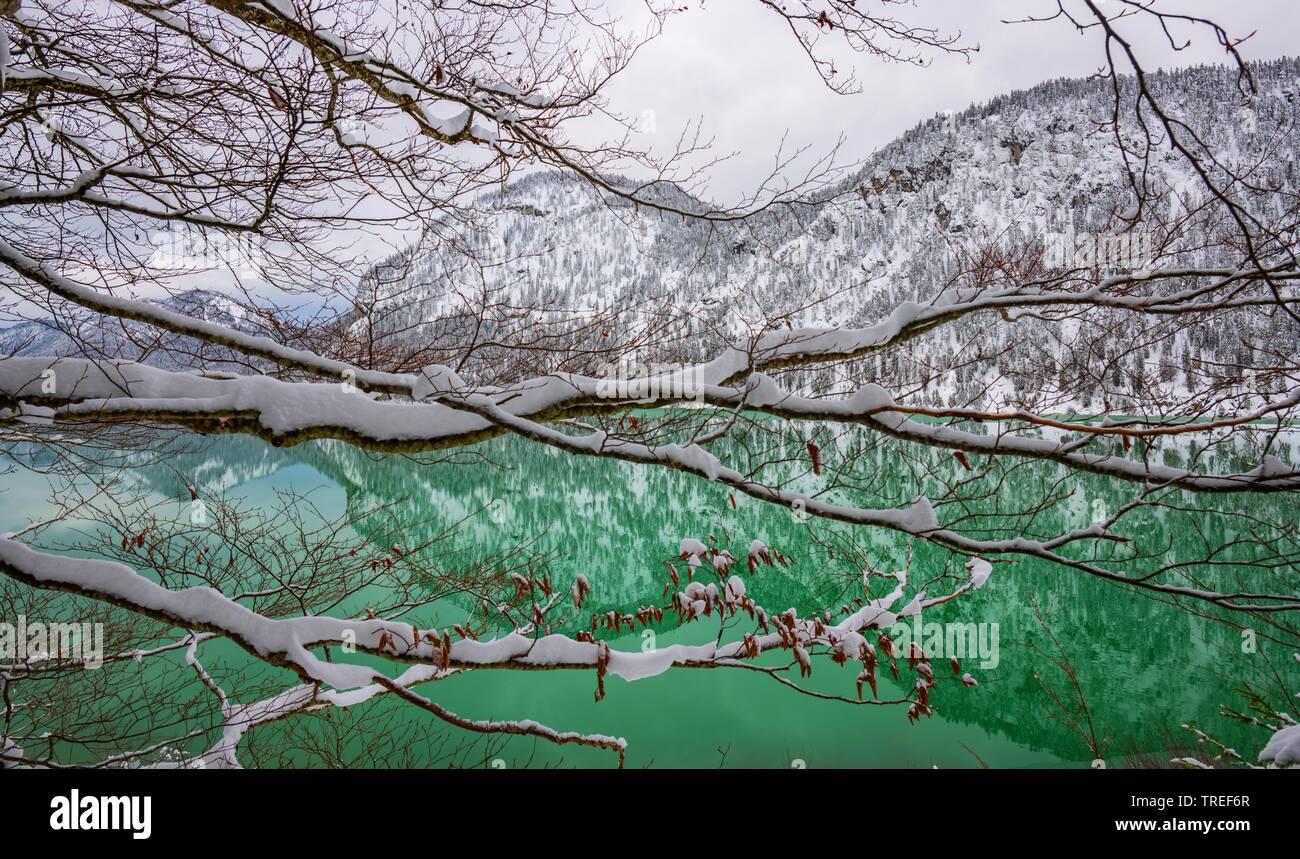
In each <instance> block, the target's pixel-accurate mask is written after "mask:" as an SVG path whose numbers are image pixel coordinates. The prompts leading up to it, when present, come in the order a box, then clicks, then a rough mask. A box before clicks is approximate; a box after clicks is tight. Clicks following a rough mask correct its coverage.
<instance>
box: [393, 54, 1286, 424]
mask: <svg viewBox="0 0 1300 859" xmlns="http://www.w3.org/2000/svg"><path fill="white" fill-rule="evenodd" d="M1253 72H1254V74H1255V77H1256V81H1257V84H1258V86H1259V90H1260V92H1259V96H1258V97H1257V98H1256V99H1255V100H1254V102H1253V104H1251V105H1250V106H1243V104H1242V99H1241V95H1240V93H1239V92H1238V90H1237V87H1236V73H1235V72H1233V71H1231V70H1229V69H1227V68H1223V67H1213V66H1211V67H1197V68H1191V69H1185V70H1179V71H1174V72H1161V73H1158V74H1155V75H1154V76H1153V80H1152V85H1153V87H1154V88H1155V89H1156V90H1157V92H1158V93H1159V94H1160V95H1161V97H1162V100H1163V101H1164V102H1165V103H1166V104H1167V105H1168V106H1169V107H1170V108H1172V109H1173V110H1174V111H1175V112H1176V113H1178V114H1180V115H1182V116H1184V117H1185V118H1186V119H1187V120H1189V122H1191V123H1192V125H1193V126H1194V127H1195V128H1197V130H1198V131H1203V132H1204V137H1205V139H1206V142H1207V143H1208V144H1209V145H1210V147H1211V148H1212V149H1213V150H1214V151H1216V152H1217V153H1221V154H1223V153H1226V154H1227V156H1228V159H1229V160H1232V161H1239V162H1243V163H1244V162H1247V161H1250V162H1255V161H1262V163H1261V164H1260V165H1259V166H1258V168H1257V170H1256V173H1255V177H1256V178H1257V179H1259V180H1260V181H1261V182H1263V183H1265V184H1267V183H1268V182H1270V181H1271V182H1274V183H1276V185H1277V186H1278V187H1282V188H1287V189H1294V188H1295V187H1296V184H1297V183H1296V154H1297V141H1298V140H1300V138H1298V137H1297V136H1296V135H1295V134H1294V119H1295V110H1296V108H1297V103H1298V102H1300V84H1298V83H1297V81H1298V80H1300V61H1297V60H1295V59H1282V60H1277V61H1272V62H1267V63H1262V64H1258V65H1255V66H1254V67H1253ZM1107 87H1108V84H1106V83H1105V82H1102V81H1095V80H1064V79H1062V80H1053V81H1049V82H1047V83H1043V84H1041V85H1039V86H1036V87H1034V88H1032V89H1029V90H1026V91H1017V92H1013V93H1010V94H1008V95H1004V96H1000V97H998V98H995V99H993V100H992V101H990V102H989V103H987V104H983V105H978V106H974V107H971V108H969V109H968V110H966V111H964V112H961V113H958V114H955V115H951V116H944V117H935V118H933V119H930V120H928V121H926V122H922V123H921V124H919V125H917V126H916V127H915V128H913V129H912V130H910V131H908V132H907V133H905V134H903V135H902V136H901V137H899V138H898V139H897V140H895V141H894V142H892V143H890V144H889V145H887V146H885V147H884V148H882V149H881V150H879V151H878V152H876V153H874V154H873V155H872V156H871V157H869V158H868V159H867V160H866V161H865V163H864V165H863V167H862V168H861V169H860V170H859V171H857V172H856V173H855V175H853V176H852V177H851V179H849V180H848V182H847V183H846V184H845V185H843V186H841V187H840V188H839V189H838V190H839V191H840V192H848V193H847V194H845V193H841V194H840V195H839V197H838V198H837V199H836V200H835V201H834V202H825V203H823V204H819V205H816V206H809V207H805V208H803V209H800V210H799V211H798V216H799V218H798V220H799V223H798V224H796V223H795V220H794V218H793V217H791V216H790V215H789V214H786V213H783V212H774V213H772V214H770V215H766V216H764V217H761V218H758V219H756V220H755V221H753V222H751V223H746V224H741V225H726V224H721V225H719V224H705V223H701V222H699V221H696V220H692V219H684V218H681V217H680V216H676V215H668V214H661V213H655V212H649V211H646V210H644V208H643V209H641V210H640V211H637V212H633V211H631V209H630V207H629V206H628V205H627V204H625V203H621V202H618V201H611V200H601V199H596V198H595V197H594V196H593V193H592V192H591V190H590V189H589V188H587V187H586V186H584V185H583V184H582V183H580V182H578V181H575V180H572V179H568V178H565V177H564V176H561V175H558V174H554V173H539V174H533V175H529V176H527V177H525V178H522V179H520V180H519V181H516V182H514V183H513V184H511V185H509V186H508V187H506V188H505V189H504V190H502V191H500V192H498V193H496V194H495V195H493V196H492V197H490V198H488V202H489V203H490V206H491V212H490V214H489V215H488V216H487V217H486V218H485V219H484V222H483V225H482V229H476V230H474V231H469V230H466V231H463V232H462V233H461V236H460V241H461V242H463V243H464V244H465V245H466V246H468V247H470V248H473V249H476V250H478V251H479V252H481V253H484V254H485V255H486V257H487V258H488V259H490V260H494V261H497V262H498V263H499V264H498V265H496V266H495V267H490V268H487V269H484V270H480V269H478V268H474V267H467V266H465V265H464V263H463V259H462V258H461V257H460V255H459V253H458V252H457V251H454V250H448V249H447V248H446V246H445V245H441V246H439V247H436V248H434V249H433V250H432V251H427V252H426V251H423V250H422V251H418V252H416V251H411V252H408V253H406V254H403V255H398V256H396V257H394V258H392V259H390V260H388V261H386V262H385V263H383V264H381V266H380V267H378V269H377V271H378V272H380V273H381V274H380V275H379V276H378V277H377V279H378V280H380V281H382V282H385V283H386V286H382V287H380V295H381V307H382V312H381V313H379V314H378V317H379V318H380V320H381V322H382V326H383V328H384V329H386V330H387V331H389V332H392V333H393V336H394V337H401V338H408V339H410V340H412V341H420V342H431V341H432V342H436V341H437V340H438V339H439V338H441V337H446V336H449V335H451V334H453V333H454V332H455V331H456V330H457V328H458V326H460V327H463V325H464V318H463V317H462V319H460V320H457V319H455V317H456V316H457V315H458V314H460V313H461V312H462V310H463V308H460V307H459V306H458V305H459V302H460V300H461V299H459V298H457V294H458V293H459V294H461V295H463V294H465V293H466V292H467V291H468V292H470V293H474V294H477V293H478V292H479V291H480V290H482V289H483V288H484V286H485V285H486V287H487V288H488V289H492V288H498V289H500V290H501V291H502V292H501V294H502V295H506V296H509V297H510V299H512V301H513V302H514V303H516V304H518V305H524V306H536V307H539V308H544V309H546V313H544V314H542V315H543V316H546V315H547V314H549V315H550V316H551V317H552V318H559V315H560V313H561V312H567V311H570V310H573V309H580V310H585V311H596V310H601V309H610V308H621V307H641V306H643V305H646V304H647V302H648V303H649V305H648V306H651V307H653V306H655V303H656V302H669V303H671V304H673V305H675V306H677V307H679V308H689V309H690V311H691V313H692V315H693V316H694V318H695V321H694V322H693V323H691V324H689V325H687V326H685V328H684V330H683V331H682V332H681V337H680V343H677V344H675V345H677V346H679V347H681V348H680V349H679V355H680V357H681V358H683V359H685V358H701V357H707V356H708V355H710V354H712V353H714V352H716V350H717V349H718V348H719V346H720V340H719V338H717V337H711V336H708V335H707V334H706V333H705V332H709V331H714V332H716V331H733V332H735V331H737V330H738V329H740V328H741V327H742V326H741V325H740V324H739V320H740V319H741V318H742V317H743V316H745V312H746V310H750V311H753V313H751V316H757V315H758V312H757V310H758V309H761V310H762V311H764V312H766V313H767V314H768V315H771V314H775V313H781V312H787V311H790V310H792V309H795V308H800V307H803V306H804V305H807V304H808V303H809V299H810V298H812V297H815V296H816V297H824V298H825V300H824V301H822V302H820V303H817V304H816V305H815V306H813V307H810V308H809V309H807V310H805V311H801V312H799V313H797V314H796V315H795V316H794V318H793V319H792V322H793V324H794V325H796V326H798V325H800V324H853V325H865V324H870V323H872V322H875V321H878V320H879V319H881V318H883V317H884V316H885V315H887V314H888V312H889V311H890V310H891V309H892V308H893V307H895V306H896V305H897V304H899V303H900V302H903V301H907V300H917V301H925V300H928V299H931V298H933V297H934V296H935V295H937V294H938V293H939V292H940V291H941V290H942V289H943V288H944V286H945V284H948V283H949V282H950V280H951V279H952V278H953V276H954V275H955V274H956V273H957V272H958V270H959V269H960V268H961V266H962V262H961V260H962V259H963V254H970V253H974V252H976V251H977V250H978V249H979V248H980V247H981V246H982V245H988V244H989V243H1000V244H1001V245H1003V246H1006V247H1016V246H1017V245H1026V244H1028V245H1034V244H1035V243H1037V244H1038V246H1039V247H1043V246H1044V245H1047V244H1051V243H1052V242H1055V243H1056V244H1055V245H1053V247H1055V248H1056V249H1057V251H1059V250H1060V248H1061V247H1064V246H1065V241H1066V237H1067V236H1072V235H1082V234H1084V233H1090V234H1092V235H1094V236H1110V235H1111V232H1110V231H1113V230H1114V229H1115V227H1114V221H1113V215H1114V214H1115V213H1116V212H1117V211H1122V210H1125V209H1127V208H1128V207H1129V206H1130V205H1131V195H1130V193H1129V192H1128V186H1127V183H1126V180H1125V174H1124V172H1123V167H1122V164H1121V162H1120V160H1119V159H1118V157H1117V153H1116V150H1115V146H1114V141H1113V136H1112V132H1111V131H1110V130H1107V129H1103V128H1101V127H1100V125H1099V121H1100V120H1103V119H1105V118H1106V117H1107V116H1108V115H1109V111H1110V93H1109V91H1108V89H1107ZM1153 178H1154V180H1155V182H1156V183H1157V184H1158V185H1159V186H1160V187H1162V188H1166V189H1169V190H1170V191H1173V192H1176V193H1188V192H1197V191H1198V189H1199V186H1198V185H1197V183H1196V182H1195V180H1194V176H1193V174H1192V172H1191V168H1190V167H1189V166H1188V165H1187V164H1186V162H1185V161H1182V160H1180V159H1179V158H1178V157H1176V156H1175V155H1174V154H1173V153H1172V152H1170V151H1168V150H1166V151H1163V152H1161V153H1159V154H1158V156H1157V159H1156V161H1155V163H1154V171H1153ZM660 192H661V193H663V194H670V195H672V196H673V197H674V199H675V201H676V202H677V203H678V205H680V206H683V207H687V206H691V205H702V204H700V203H699V202H698V201H694V200H692V198H690V197H689V196H688V195H686V194H684V193H682V192H681V191H680V190H679V189H676V188H673V187H671V186H661V187H660ZM1143 238H1146V239H1148V240H1149V239H1150V237H1142V236H1138V237H1136V238H1135V240H1134V242H1133V243H1132V244H1131V245H1130V246H1129V248H1128V250H1131V251H1132V253H1130V254H1129V255H1128V256H1127V257H1126V258H1124V259H1119V260H1110V261H1109V262H1118V263H1130V262H1131V263H1132V265H1131V266H1129V267H1131V268H1135V269H1140V268H1142V267H1143V266H1142V260H1141V259H1139V257H1140V256H1141V252H1143V251H1144V250H1145V249H1144V247H1143V246H1142V245H1141V242H1142V239H1143ZM1119 249H1120V250H1121V251H1124V250H1125V247H1124V246H1122V245H1121V246H1120V247H1119ZM1112 250H1113V248H1112ZM1178 261H1179V262H1188V263H1197V262H1200V263H1204V262H1206V257H1205V255H1204V253H1203V252H1200V251H1192V252H1189V253H1187V254H1186V255H1184V256H1182V257H1179V258H1178ZM1106 262H1107V261H1103V267H1106V265H1105V263H1106ZM1118 267H1123V266H1122V265H1121V266H1118ZM394 272H400V273H401V275H400V276H398V277H397V278H396V281H395V282H393V281H394ZM385 294H386V295H387V296H389V298H388V300H387V302H386V303H385V302H384V301H383V298H382V296H383V295H385ZM645 312H657V311H654V310H647V311H645ZM633 318H635V314H633ZM431 320H436V321H431ZM473 324H475V325H481V321H480V320H478V319H474V320H473ZM489 324H490V323H489ZM1132 324H1133V325H1135V326H1138V328H1133V329H1129V330H1131V331H1133V334H1134V336H1133V338H1132V340H1131V341H1130V342H1127V343H1123V344H1121V343H1114V344H1104V343H1103V344H1101V346H1100V351H1098V350H1097V349H1095V348H1094V349H1093V350H1091V351H1090V352H1089V353H1088V354H1087V355H1086V356H1084V359H1082V360H1081V359H1080V357H1079V356H1077V355H1076V356H1075V357H1074V358H1072V359H1067V358H1066V357H1065V356H1064V350H1062V349H1059V348H1057V349H1056V354H1057V355H1059V356H1061V361H1060V363H1059V364H1057V365H1056V366H1051V367H1043V366H1041V364H1040V365H1037V366H1031V365H1030V363H1029V362H1028V361H1026V360H1024V355H1025V354H1027V353H1026V351H1025V347H1026V345H1027V344H1029V343H1030V342H1036V343H1038V344H1043V343H1052V342H1053V340H1054V338H1056V337H1058V336H1065V337H1066V339H1067V341H1068V339H1069V337H1070V332H1069V331H1060V330H1059V327H1058V326H1047V325H1043V324H1040V323H1034V322H1031V323H1020V324H1017V325H990V324H989V320H988V319H987V318H979V317H974V318H968V319H964V320H961V321H959V322H958V323H957V324H954V325H950V326H946V327H945V328H943V329H942V330H941V331H940V332H936V333H935V334H933V335H930V336H927V338H925V339H923V340H922V341H919V342H917V343H916V344H915V346H914V348H912V350H911V355H910V356H905V357H903V358H902V359H901V361H900V363H897V364H891V366H889V367H885V368H881V367H878V366H875V365H873V364H872V363H871V362H869V361H868V362H863V364H862V365H861V366H859V367H857V368H854V370H853V371H852V372H854V373H856V374H858V375H859V376H861V378H855V379H840V380H839V384H842V385H844V386H845V387H849V386H852V385H854V384H858V383H861V382H862V381H867V380H869V379H870V378H872V377H875V376H878V375H880V374H882V371H883V372H884V373H886V374H887V376H888V378H890V379H892V380H895V381H897V380H899V379H904V380H910V379H920V378H922V377H923V376H924V375H926V373H925V372H924V371H923V369H922V368H923V367H927V366H928V367H930V368H936V367H937V368H944V367H947V366H949V362H950V361H952V360H953V359H954V356H957V358H958V360H957V361H956V363H961V361H960V358H961V357H962V356H965V355H970V354H973V353H972V351H971V350H972V349H974V348H978V349H979V350H981V353H982V354H983V355H986V356H988V360H985V361H979V362H974V364H973V365H971V366H965V367H961V368H960V369H957V370H955V371H954V372H949V373H944V372H939V373H937V374H936V373H934V371H933V369H931V371H930V373H931V374H933V375H937V376H938V377H939V378H937V379H935V380H934V381H932V382H931V383H930V384H929V385H928V386H926V387H925V388H924V390H921V391H919V392H916V393H915V395H916V396H918V397H920V398H923V399H926V400H930V401H938V402H942V403H958V402H960V403H967V402H982V401H987V399H988V398H989V397H990V396H991V397H994V398H1012V399H1015V398H1016V397H1017V396H1018V395H1019V394H1025V393H1027V392H1032V391H1044V390H1046V391H1049V392H1050V391H1051V390H1052V389H1055V388H1057V387H1058V386H1059V387H1061V388H1068V389H1070V390H1082V394H1080V395H1078V396H1075V397H1072V398H1069V400H1068V401H1069V402H1071V403H1073V404H1078V405H1080V406H1090V405H1091V406H1100V405H1101V404H1102V401H1103V400H1105V401H1106V402H1108V403H1109V405H1111V406H1116V407H1122V406H1123V405H1125V403H1126V400H1127V399H1128V396H1127V395H1130V394H1133V393H1134V392H1135V391H1136V392H1140V393H1139V394H1138V396H1140V398H1141V399H1142V400H1143V401H1144V402H1150V401H1155V402H1159V400H1160V399H1161V393H1160V391H1159V390H1158V389H1160V388H1161V387H1163V389H1164V393H1165V394H1177V393H1178V392H1180V391H1181V390H1183V389H1184V388H1185V387H1186V385H1185V384H1184V383H1185V381H1186V378H1187V377H1186V373H1187V371H1188V369H1189V368H1190V367H1191V366H1192V365H1193V364H1194V363H1196V362H1199V361H1201V360H1202V359H1208V360H1215V359H1218V360H1227V361H1232V360H1233V359H1238V358H1243V357H1245V356H1244V355H1243V354H1242V353H1241V350H1244V349H1247V348H1249V347H1248V346H1246V345H1244V343H1243V340H1249V341H1252V342H1253V343H1255V344H1256V345H1257V346H1260V347H1262V346H1267V345H1271V346H1273V347H1275V348H1283V349H1285V350H1287V351H1291V350H1292V349H1293V348H1294V346H1295V343H1296V342H1297V334H1298V333H1300V331H1298V330H1297V327H1296V326H1295V325H1294V324H1293V323H1292V322H1291V321H1290V320H1289V319H1286V318H1284V317H1282V316H1281V315H1280V314H1273V315H1271V316H1268V315H1265V314H1262V313H1250V314H1247V313H1242V314H1239V315H1238V316H1237V317H1235V318H1229V319H1228V320H1227V321H1226V322H1225V324H1224V325H1222V326H1212V327H1207V328H1203V329H1202V330H1199V331H1197V332H1194V333H1187V332H1181V333H1179V334H1178V335H1177V336H1175V337H1173V338H1169V339H1168V340H1166V341H1165V342H1164V343H1163V344H1159V345H1157V346H1155V347H1152V348H1133V349H1131V350H1130V349H1129V348H1128V347H1131V346H1133V344H1137V343H1140V342H1141V341H1142V339H1143V338H1142V337H1141V336H1140V331H1139V330H1138V329H1140V328H1141V327H1142V326H1144V325H1147V324H1152V323H1146V322H1143V321H1135V322H1133V323H1132ZM1049 351H1050V350H1049ZM485 360H491V358H490V355H485ZM1200 369H1203V368H1198V371H1199V370H1200ZM1003 374H1006V375H1007V376H1009V377H1010V383H1007V382H1002V383H1000V384H998V385H995V386H994V388H993V390H992V391H991V392H990V391H985V390H984V388H985V385H986V384H988V383H989V382H991V381H992V380H993V379H995V378H996V377H997V376H1000V375H1003ZM809 381H810V382H812V381H817V380H811V379H810V380H809ZM820 381H821V383H822V384H823V385H825V384H828V383H829V381H830V377H829V376H826V377H824V378H822V379H821V380H820ZM1063 401H1064V400H1063V399H1061V398H1058V399H1057V403H1058V404H1059V403H1061V402H1063Z"/></svg>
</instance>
